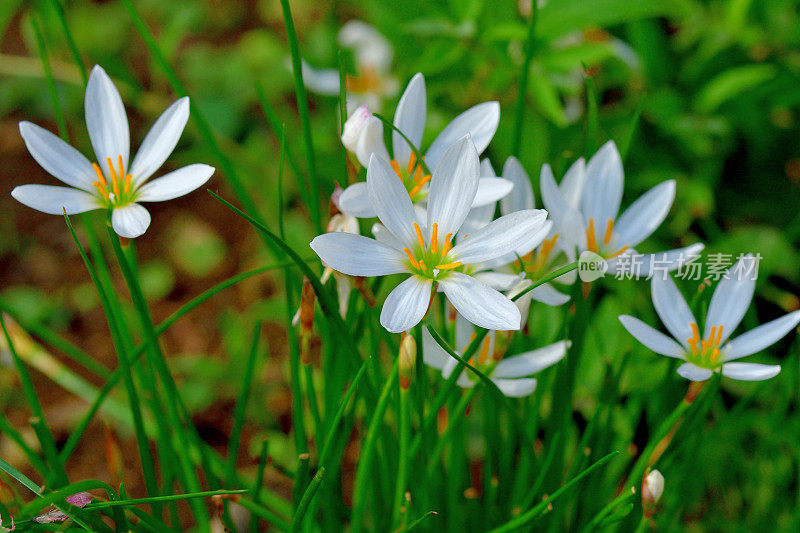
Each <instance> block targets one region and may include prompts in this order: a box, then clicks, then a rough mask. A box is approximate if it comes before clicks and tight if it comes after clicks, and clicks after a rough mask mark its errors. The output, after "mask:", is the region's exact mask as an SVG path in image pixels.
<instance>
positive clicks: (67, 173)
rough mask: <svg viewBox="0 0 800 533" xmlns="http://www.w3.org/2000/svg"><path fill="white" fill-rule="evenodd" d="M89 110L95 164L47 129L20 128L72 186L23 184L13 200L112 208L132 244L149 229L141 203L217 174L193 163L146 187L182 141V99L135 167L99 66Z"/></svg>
mask: <svg viewBox="0 0 800 533" xmlns="http://www.w3.org/2000/svg"><path fill="white" fill-rule="evenodd" d="M85 106H86V127H87V129H88V130H89V138H90V139H91V141H92V147H93V148H94V153H95V156H96V157H97V161H98V163H90V162H89V160H88V159H86V158H85V157H84V156H83V155H82V154H81V153H80V152H78V151H77V150H76V149H75V148H73V147H72V146H70V145H69V144H67V143H65V142H64V141H62V140H61V139H59V138H58V137H57V136H55V135H53V134H52V133H50V132H49V131H47V130H45V129H43V128H40V127H39V126H37V125H35V124H31V123H30V122H20V125H19V130H20V133H21V134H22V138H23V139H24V140H25V145H26V146H27V147H28V151H29V152H30V154H31V155H32V156H33V158H34V159H35V160H36V162H37V163H39V164H40V165H41V166H42V168H44V169H45V170H46V171H47V172H49V173H50V174H52V175H53V176H54V177H56V178H58V179H59V180H61V181H63V182H64V183H66V184H67V185H69V186H70V187H56V186H52V185H20V186H19V187H15V188H14V190H13V191H11V196H13V197H14V198H16V199H17V200H18V201H20V202H22V203H23V204H25V205H27V206H28V207H31V208H33V209H36V210H38V211H42V212H44V213H49V214H53V215H61V214H62V213H63V212H64V211H66V213H67V214H68V215H72V214H76V213H83V212H85V211H92V210H94V209H108V210H110V211H111V225H112V226H113V228H114V231H116V232H117V234H118V235H120V236H121V237H128V238H134V237H138V236H140V235H142V234H143V233H144V232H145V230H147V227H148V226H149V225H150V213H149V212H148V211H147V209H145V208H144V207H142V206H141V205H140V204H139V203H138V202H162V201H165V200H172V199H173V198H177V197H179V196H183V195H184V194H188V193H190V192H192V191H193V190H195V189H197V188H198V187H200V186H201V185H203V184H204V183H205V182H206V181H208V179H209V178H210V177H211V174H213V173H214V167H211V166H208V165H203V164H193V165H188V166H185V167H183V168H180V169H178V170H174V171H172V172H170V173H168V174H166V175H164V176H162V177H160V178H158V179H155V180H153V181H151V182H147V179H148V178H150V176H152V175H153V173H155V171H156V170H158V168H159V167H161V165H162V164H163V163H164V161H166V159H167V157H169V154H170V153H172V150H173V149H174V148H175V145H176V144H177V143H178V139H179V138H180V136H181V133H182V132H183V128H184V126H185V125H186V121H187V120H188V118H189V99H188V98H186V97H184V98H181V99H179V100H177V101H176V102H175V103H173V104H172V105H171V106H170V107H169V108H167V110H166V111H164V113H162V115H161V116H160V117H158V120H156V122H155V124H153V127H152V128H151V129H150V131H149V132H148V133H147V136H146V137H145V138H144V141H143V142H142V146H141V147H140V148H139V151H138V152H137V154H136V156H135V157H134V158H133V162H132V163H131V164H130V166H129V165H128V156H129V151H130V137H129V135H130V134H129V132H128V117H127V116H126V115H125V107H124V106H123V104H122V99H121V98H120V96H119V93H118V92H117V89H116V87H114V84H113V83H112V82H111V79H110V78H109V77H108V75H107V74H106V72H105V71H104V70H103V69H102V68H101V67H100V66H95V67H94V68H93V69H92V73H91V75H90V76H89V83H88V84H87V86H86V100H85Z"/></svg>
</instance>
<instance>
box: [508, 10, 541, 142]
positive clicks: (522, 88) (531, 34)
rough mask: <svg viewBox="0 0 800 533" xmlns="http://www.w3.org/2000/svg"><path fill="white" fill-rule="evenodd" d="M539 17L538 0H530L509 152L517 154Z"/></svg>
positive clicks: (520, 140)
mask: <svg viewBox="0 0 800 533" xmlns="http://www.w3.org/2000/svg"><path fill="white" fill-rule="evenodd" d="M538 18H539V6H538V2H535V1H534V2H531V17H530V21H529V22H528V37H527V39H526V40H525V60H524V61H523V62H522V70H520V76H519V86H518V89H517V90H518V93H517V106H516V109H515V111H514V136H513V141H512V144H511V153H512V154H513V155H515V156H519V152H520V149H521V148H522V126H523V124H524V123H525V95H526V93H527V92H528V79H529V78H530V73H531V61H532V60H533V51H534V49H535V42H536V20H537V19H538Z"/></svg>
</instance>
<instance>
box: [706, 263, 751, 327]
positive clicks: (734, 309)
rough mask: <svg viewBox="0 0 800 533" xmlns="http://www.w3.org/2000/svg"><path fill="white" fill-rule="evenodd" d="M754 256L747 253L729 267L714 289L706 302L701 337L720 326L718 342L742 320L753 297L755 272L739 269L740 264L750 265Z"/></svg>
mask: <svg viewBox="0 0 800 533" xmlns="http://www.w3.org/2000/svg"><path fill="white" fill-rule="evenodd" d="M754 261H755V258H754V257H753V256H752V255H751V254H747V255H746V256H744V257H742V258H741V259H739V261H737V262H736V263H735V264H734V265H733V266H732V267H730V268H729V269H728V271H727V273H726V274H725V276H723V277H722V279H721V280H720V281H719V283H718V284H717V287H716V288H715V289H714V294H713V296H711V302H710V303H709V304H708V312H707V313H706V326H705V332H704V333H703V338H708V335H709V333H710V332H711V328H712V327H714V326H720V325H721V326H722V338H721V340H720V342H725V340H726V339H727V338H728V337H730V335H731V333H733V330H735V329H736V326H738V325H739V323H740V322H741V321H742V317H744V314H745V313H746V312H747V308H748V307H750V301H751V300H752V299H753V291H754V290H755V288H756V276H755V272H754V271H751V272H749V273H744V272H746V268H745V269H744V270H739V267H740V265H743V264H744V265H748V264H750V265H752V264H754Z"/></svg>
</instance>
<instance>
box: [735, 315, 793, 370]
mask: <svg viewBox="0 0 800 533" xmlns="http://www.w3.org/2000/svg"><path fill="white" fill-rule="evenodd" d="M798 323H800V311H794V312H792V313H789V314H788V315H784V316H782V317H780V318H776V319H775V320H771V321H769V322H767V323H766V324H761V325H760V326H758V327H757V328H753V329H751V330H750V331H748V332H747V333H744V334H742V335H739V336H738V337H736V338H735V339H733V340H731V341H730V342H728V345H727V346H726V347H725V348H724V349H723V350H722V354H723V355H722V360H723V361H732V360H734V359H739V358H740V357H745V356H748V355H752V354H754V353H757V352H760V351H761V350H763V349H764V348H766V347H767V346H771V345H773V344H774V343H776V342H778V341H779V340H780V339H782V338H783V337H784V336H785V335H786V334H787V333H789V332H790V331H792V330H793V329H794V328H796V327H797V324H798Z"/></svg>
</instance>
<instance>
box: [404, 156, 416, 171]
mask: <svg viewBox="0 0 800 533" xmlns="http://www.w3.org/2000/svg"><path fill="white" fill-rule="evenodd" d="M416 165H417V154H416V153H414V152H413V151H412V152H411V155H410V156H409V157H408V172H407V173H406V174H409V175H410V174H411V173H412V172H413V171H414V167H415V166H416Z"/></svg>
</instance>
